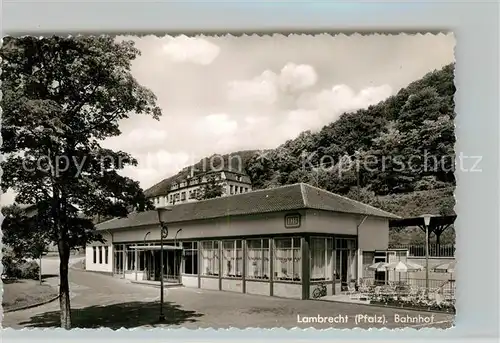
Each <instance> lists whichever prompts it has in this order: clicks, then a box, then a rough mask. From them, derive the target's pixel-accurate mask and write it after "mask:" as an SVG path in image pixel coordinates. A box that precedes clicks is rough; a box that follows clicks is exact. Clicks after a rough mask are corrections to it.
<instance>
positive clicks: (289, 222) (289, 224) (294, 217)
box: [285, 213, 300, 229]
mask: <svg viewBox="0 0 500 343" xmlns="http://www.w3.org/2000/svg"><path fill="white" fill-rule="evenodd" d="M285 227H286V228H289V229H292V228H296V227H300V214H299V213H293V214H287V215H285Z"/></svg>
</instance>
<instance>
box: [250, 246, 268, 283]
mask: <svg viewBox="0 0 500 343" xmlns="http://www.w3.org/2000/svg"><path fill="white" fill-rule="evenodd" d="M265 242H267V247H265V245H266V244H265ZM269 268H270V260H269V240H268V239H252V240H248V241H247V277H248V278H249V279H262V280H269Z"/></svg>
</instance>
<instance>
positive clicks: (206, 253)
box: [201, 241, 219, 276]
mask: <svg viewBox="0 0 500 343" xmlns="http://www.w3.org/2000/svg"><path fill="white" fill-rule="evenodd" d="M218 243H219V242H218V241H203V242H202V247H201V263H202V264H201V268H202V269H201V272H202V275H207V276H218V275H219V249H218V245H219V244H218Z"/></svg>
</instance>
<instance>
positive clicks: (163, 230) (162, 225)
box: [156, 207, 172, 322]
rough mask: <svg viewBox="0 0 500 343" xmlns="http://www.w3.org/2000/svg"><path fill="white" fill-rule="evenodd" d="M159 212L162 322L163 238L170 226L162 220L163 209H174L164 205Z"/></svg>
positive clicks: (162, 320) (161, 311)
mask: <svg viewBox="0 0 500 343" xmlns="http://www.w3.org/2000/svg"><path fill="white" fill-rule="evenodd" d="M156 211H157V212H158V222H159V223H160V292H161V293H160V318H159V321H160V322H164V321H165V315H164V314H163V239H165V238H167V236H168V227H167V224H166V223H165V222H164V221H162V220H161V212H162V211H172V209H170V208H167V207H163V208H160V207H159V208H157V209H156Z"/></svg>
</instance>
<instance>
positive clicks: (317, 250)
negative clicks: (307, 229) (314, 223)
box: [310, 238, 326, 281]
mask: <svg viewBox="0 0 500 343" xmlns="http://www.w3.org/2000/svg"><path fill="white" fill-rule="evenodd" d="M310 253H311V280H312V281H319V280H325V279H326V240H325V239H324V238H312V239H311V246H310Z"/></svg>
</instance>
